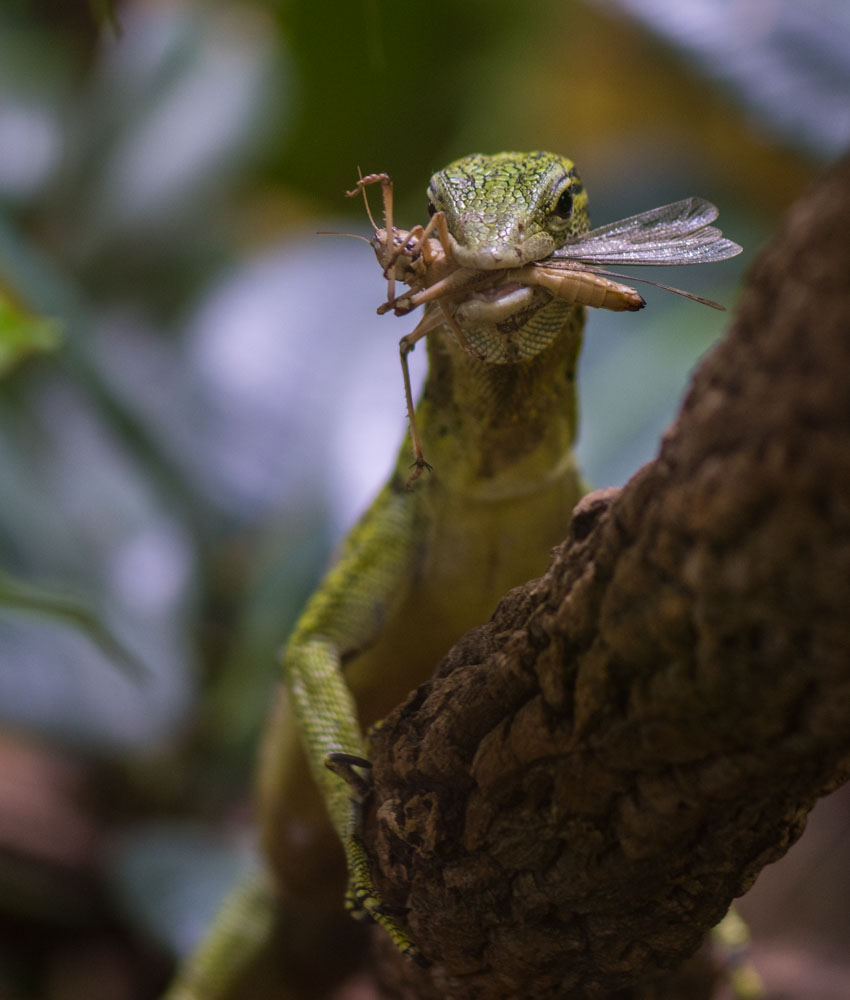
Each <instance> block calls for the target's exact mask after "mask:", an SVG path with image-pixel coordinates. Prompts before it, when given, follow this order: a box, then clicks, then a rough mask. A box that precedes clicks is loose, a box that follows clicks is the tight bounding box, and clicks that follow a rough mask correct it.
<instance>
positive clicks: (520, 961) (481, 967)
mask: <svg viewBox="0 0 850 1000" xmlns="http://www.w3.org/2000/svg"><path fill="white" fill-rule="evenodd" d="M848 233H850V159H847V160H845V161H844V162H843V163H841V164H839V166H838V167H836V168H834V169H833V170H832V171H831V172H830V173H829V174H828V175H827V176H826V177H825V178H824V179H823V180H822V181H821V183H820V184H819V185H818V186H817V187H816V188H815V189H814V190H813V191H812V192H811V193H810V194H809V195H808V196H807V197H806V198H805V199H803V200H802V201H801V202H800V203H798V204H797V205H796V206H795V207H794V209H793V210H792V211H791V213H790V215H789V217H788V218H787V220H786V222H785V224H784V226H783V228H782V230H781V232H780V233H779V234H778V235H777V236H776V238H775V239H774V241H773V242H772V244H771V245H770V246H769V247H768V249H767V250H766V251H764V253H763V254H762V255H761V257H760V258H759V260H758V261H757V263H756V265H755V267H754V268H753V269H752V272H751V274H750V276H749V279H748V282H747V285H746V288H745V290H744V293H743V296H742V300H741V303H740V307H739V309H738V312H737V315H736V318H735V320H734V322H733V324H732V327H731V329H730V330H729V333H728V335H727V336H726V338H725V339H724V340H723V341H722V343H720V344H719V345H718V346H717V347H716V348H715V349H714V350H713V351H712V352H711V353H710V354H709V355H708V356H707V357H706V358H705V359H704V361H703V362H702V364H701V365H700V366H699V369H698V371H697V373H696V375H695V377H694V379H693V384H692V386H691V389H690V392H689V394H688V396H687V399H686V400H685V403H684V405H683V409H682V412H681V414H680V416H679V418H678V420H677V422H676V423H675V425H674V426H673V427H672V428H671V429H670V431H668V433H667V434H666V435H665V438H664V441H663V444H662V448H661V451H660V454H659V456H658V458H657V459H656V460H655V461H653V462H651V463H649V464H648V465H647V466H645V467H644V468H643V469H642V470H641V471H640V472H639V473H638V474H637V475H636V476H635V477H634V478H633V479H632V480H631V481H630V482H629V483H628V484H627V485H626V486H625V487H624V488H623V489H622V490H621V491H620V490H604V491H599V492H597V493H594V494H591V495H590V496H589V497H587V498H586V499H585V500H584V501H583V502H582V503H581V504H580V505H579V507H578V508H577V509H576V512H575V515H574V518H573V522H572V527H571V532H570V537H569V538H568V540H567V541H566V542H565V543H564V544H563V545H561V546H560V547H559V548H558V549H556V550H555V555H554V560H553V562H552V564H551V566H550V568H549V570H548V572H547V573H546V574H545V576H543V577H541V578H540V579H539V580H537V581H532V582H531V583H530V584H528V585H526V586H525V587H521V588H518V589H516V590H514V591H512V592H511V593H510V594H509V595H508V596H507V597H506V598H505V599H504V600H503V601H502V603H501V604H500V605H499V608H498V609H497V612H496V614H495V615H494V617H493V619H492V620H491V622H490V623H489V624H487V625H485V626H483V627H481V628H479V629H476V630H474V631H472V632H470V633H469V634H468V635H467V636H465V637H464V639H462V640H461V642H460V643H458V645H457V646H456V647H455V648H454V649H453V650H452V651H451V652H450V654H449V655H448V656H447V657H446V659H445V660H444V661H443V663H442V665H441V667H440V669H439V671H438V674H437V676H436V677H435V678H434V679H433V680H431V681H430V682H428V683H427V684H425V685H423V686H422V687H421V688H420V689H419V690H418V691H416V692H415V693H414V694H413V695H412V696H411V697H410V698H409V699H408V700H407V702H406V703H405V704H403V705H402V706H401V707H400V708H399V709H398V710H397V711H396V712H394V713H393V715H391V716H390V717H389V718H388V719H387V720H386V722H385V724H384V725H383V727H382V728H381V729H380V730H379V732H378V734H377V736H376V740H375V745H374V747H373V753H372V756H373V761H374V774H375V801H376V802H377V803H378V804H379V805H378V808H377V813H376V816H375V817H373V821H372V823H371V824H370V826H369V828H368V830H367V834H368V837H369V839H370V844H371V848H372V849H373V850H374V852H375V854H376V856H377V858H378V859H379V865H380V868H381V871H380V872H376V875H378V876H379V878H380V880H381V884H382V885H383V886H384V888H385V891H386V893H387V896H388V897H389V898H390V899H392V900H393V901H394V902H399V903H401V904H403V905H406V906H409V907H410V913H409V923H410V927H411V930H412V933H413V935H414V938H415V940H417V942H418V943H419V944H420V946H421V948H422V950H423V952H424V954H425V955H426V956H427V957H428V958H430V959H432V960H433V962H434V965H433V967H432V968H431V969H430V970H426V971H424V972H423V971H422V970H420V969H418V968H414V967H413V966H412V965H410V963H402V964H397V963H394V962H392V961H388V962H385V963H384V966H385V977H386V978H387V980H388V981H391V982H393V983H395V984H396V985H395V987H394V988H395V989H396V990H397V993H396V994H395V995H405V996H413V997H418V998H426V997H445V996H451V997H452V998H453V1000H464V998H491V997H492V998H496V997H503V998H508V997H517V996H533V997H534V998H535V1000H543V998H547V997H552V998H555V997H564V996H570V997H581V996H605V995H609V994H610V993H612V992H613V991H617V990H623V989H626V988H630V987H632V986H633V985H634V984H640V983H646V982H650V981H651V980H652V979H653V977H655V976H657V975H658V974H659V973H660V972H661V971H662V970H666V969H670V968H673V967H675V966H676V965H677V964H678V963H680V962H681V961H682V960H683V959H684V958H685V957H687V956H688V955H690V954H691V953H692V952H693V951H694V950H695V949H696V948H697V947H698V945H699V943H700V941H701V939H702V938H703V936H704V934H705V933H706V931H707V930H708V929H709V928H710V927H711V926H712V925H713V924H714V923H716V922H717V921H718V920H719V919H720V918H721V917H722V916H723V914H724V912H725V911H726V909H727V907H728V905H729V903H730V902H731V900H732V899H733V898H734V897H735V896H738V895H740V894H741V893H743V892H744V891H745V890H746V889H747V888H748V886H749V885H750V884H751V883H752V881H753V880H754V878H755V877H756V875H757V873H758V872H759V870H760V869H761V868H762V867H763V866H764V865H765V864H767V863H768V862H770V861H774V860H776V859H777V858H779V857H780V856H781V855H782V854H783V853H784V852H785V851H786V850H787V849H788V847H789V846H790V845H791V844H792V843H793V841H794V840H795V839H796V838H797V837H798V836H799V835H800V833H801V831H802V829H803V826H804V825H805V818H806V814H807V812H808V810H809V809H810V808H811V807H812V805H813V803H814V802H815V800H816V799H817V798H818V796H820V795H823V794H824V793H825V792H827V791H829V790H830V789H832V788H834V787H836V785H838V784H839V783H840V782H841V781H843V780H845V779H846V778H847V777H848V774H850V652H849V651H850V238H848ZM400 890H401V897H399V891H400ZM405 991H406V992H405ZM623 995H626V994H623ZM628 995H632V994H628ZM642 995H643V994H642Z"/></svg>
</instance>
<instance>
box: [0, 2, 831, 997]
mask: <svg viewBox="0 0 850 1000" xmlns="http://www.w3.org/2000/svg"><path fill="white" fill-rule="evenodd" d="M848 145H850V6H848V5H847V3H846V0H810V2H807V3H799V2H794V0H609V2H604V0H569V2H567V0H538V2H536V3H532V4H517V3H514V2H508V0H470V2H468V3H465V4H464V3H457V2H456V0H431V2H430V3H429V4H427V5H422V4H413V3H402V4H397V3H389V2H386V0H348V2H346V3H333V2H332V3H329V4H317V3H309V2H305V0H288V2H287V0H276V2H275V0H219V2H213V0H130V2H127V3H121V4H117V5H115V6H114V7H113V6H112V5H111V4H110V3H109V2H108V0H91V3H86V2H85V0H75V2H71V3H69V2H67V0H40V2H39V0H4V3H3V5H2V9H0V510H2V515H0V998H3V1000H7V998H8V1000H35V998H39V1000H40V998H56V1000H77V998H79V1000H83V998H85V1000H99V998H101V997H103V998H109V1000H125V998H126V1000H144V998H149V997H154V996H156V994H157V990H158V989H159V988H160V987H161V986H162V984H163V982H164V981H165V980H166V978H167V976H168V973H169V967H170V963H171V961H172V960H173V958H174V956H175V955H179V954H181V953H182V952H184V951H185V950H186V949H187V948H188V947H190V945H191V944H192V943H193V942H194V941H195V940H196V939H197V936H198V934H199V933H200V932H201V931H202V929H203V927H204V924H205V923H206V920H207V919H208V917H209V914H210V913H211V912H212V911H213V909H214V908H215V905H216V902H217V900H218V899H219V897H220V895H221V894H222V892H223V891H224V890H225V889H226V887H227V886H228V885H229V884H230V883H231V882H232V880H233V879H234V878H235V877H236V876H237V874H238V873H239V872H242V871H244V870H246V869H247V868H249V867H250V866H251V865H252V864H253V854H252V849H253V846H252V834H251V825H250V810H251V768H252V762H253V756H254V753H255V745H256V741H257V738H258V732H259V729H260V727H261V724H262V722H263V719H264V715H265V711H266V706H267V705H268V703H269V700H270V692H271V690H272V688H273V684H274V680H275V666H274V656H275V651H276V650H277V648H278V647H279V646H280V644H281V643H282V641H283V640H284V639H285V637H286V635H287V632H288V630H289V628H290V626H291V624H292V622H293V620H294V618H295V616H296V614H297V612H298V610H299V608H300V606H301V605H302V603H303V601H304V599H305V597H306V596H307V594H308V593H309V592H310V590H311V589H312V588H313V586H314V585H315V583H316V582H317V580H318V578H319V575H320V573H321V571H322V568H323V566H324V565H325V563H326V561H327V559H328V557H329V554H330V552H331V551H332V549H333V547H334V545H335V544H336V543H337V542H338V541H339V539H340V538H341V536H342V534H343V533H344V531H345V529H346V527H347V526H348V525H350V523H351V521H352V519H353V518H354V517H355V516H356V515H357V513H358V512H359V511H360V510H362V508H363V507H364V505H365V504H366V503H367V502H368V500H369V498H370V496H371V494H372V493H373V492H374V491H375V489H376V487H377V485H378V484H379V483H381V481H382V480H383V479H384V478H385V476H386V475H387V473H388V471H389V469H390V467H391V465H392V463H393V460H394V457H395V452H396V448H397V446H398V442H399V440H400V438H401V435H402V433H403V431H404V423H405V422H404V404H403V395H402V386H401V378H400V373H399V371H398V355H397V349H396V342H397V340H398V338H399V337H400V336H401V335H402V334H403V333H405V332H408V330H409V329H410V328H411V322H410V321H404V320H396V319H394V318H392V317H378V316H376V315H375V309H376V307H377V306H378V304H379V303H380V302H381V300H382V296H383V294H384V285H383V284H382V282H381V278H380V275H379V271H378V268H377V265H376V263H375V260H374V256H373V254H372V251H371V250H370V249H369V248H368V247H366V246H364V245H363V244H362V243H360V242H358V241H355V240H352V239H344V238H342V237H340V236H329V235H317V233H318V232H320V231H335V232H337V231H339V232H349V233H368V232H369V228H368V224H367V222H366V220H365V218H364V212H363V205H362V202H361V201H359V200H351V201H349V200H346V199H345V198H344V197H343V192H344V191H345V190H346V189H347V188H350V187H352V185H353V182H354V181H355V179H356V176H357V169H358V167H359V168H361V169H362V170H363V171H364V172H371V171H379V170H384V171H388V172H390V173H391V174H392V176H393V178H394V180H395V185H396V188H395V189H396V195H397V202H396V204H397V220H398V221H399V224H400V225H403V226H405V227H408V226H410V225H412V224H414V223H416V222H421V221H423V220H424V218H425V197H424V190H425V186H426V184H427V181H428V178H429V176H430V174H431V173H432V172H433V171H434V170H436V169H438V168H440V167H441V166H443V165H445V164H446V163H447V162H449V161H450V160H452V159H454V158H456V157H458V156H462V155H465V154H467V153H470V152H497V151H499V150H502V149H521V150H524V149H536V148H542V149H551V150H555V151H558V152H562V153H565V154H567V155H569V156H570V157H572V158H573V159H574V160H575V161H576V163H577V164H578V165H579V169H580V171H581V173H582V176H583V179H584V181H585V184H586V186H587V188H588V190H589V193H590V198H591V210H592V220H593V222H594V224H597V225H599V224H602V223H604V222H608V221H612V220H613V219H616V218H618V217H621V216H625V215H630V214H633V213H635V212H638V211H641V210H644V209H647V208H651V207H653V206H655V205H659V204H664V203H666V202H670V201H674V200H677V199H679V198H683V197H686V196H688V195H691V194H700V195H703V196H705V197H707V198H709V199H710V200H712V201H714V202H715V203H716V204H718V205H719V206H720V208H721V218H720V222H721V225H722V227H723V229H724V231H725V232H726V233H727V235H729V236H730V237H731V238H733V239H735V240H736V241H738V242H739V243H741V244H743V245H744V247H745V253H744V254H743V255H742V256H741V257H738V258H736V259H734V260H732V261H728V262H725V263H722V264H718V265H714V266H711V267H706V268H695V269H692V270H691V269H685V270H676V271H675V272H673V271H670V270H669V269H665V273H663V274H656V275H655V277H657V278H659V280H662V281H666V282H668V283H673V284H676V285H678V286H680V287H685V288H687V289H689V290H691V291H694V292H697V293H699V294H702V295H708V296H710V297H712V298H714V299H718V300H720V301H722V302H724V303H725V304H726V305H727V306H728V307H730V308H731V307H733V306H734V303H735V298H736V289H737V287H738V285H739V283H740V281H741V276H742V274H743V271H744V270H745V269H746V267H747V265H748V263H749V262H750V261H751V260H752V259H753V256H754V255H755V253H756V252H757V251H758V248H759V246H760V244H762V242H763V241H764V240H765V239H766V238H767V237H768V236H769V235H770V233H771V232H772V231H773V230H774V228H775V227H776V225H777V223H778V220H779V219H780V217H781V216H782V213H783V212H784V211H785V209H786V208H787V207H788V206H789V205H790V203H791V202H792V201H793V200H794V199H795V198H796V197H797V196H798V195H799V194H800V193H801V192H802V191H803V190H805V188H806V187H807V186H808V185H809V184H810V182H811V181H812V179H813V178H814V177H815V176H816V175H817V173H818V172H819V171H820V170H821V169H822V168H823V167H824V166H825V165H826V164H827V163H829V161H830V160H832V159H834V158H836V157H837V156H838V155H839V154H840V153H841V152H842V151H843V150H844V149H845V148H846V147H847V146H848ZM375 204H376V206H377V198H376V199H375ZM641 276H643V275H641ZM647 276H649V277H652V276H653V275H652V274H651V273H647ZM641 290H642V291H643V293H644V295H645V297H646V299H647V301H648V307H647V308H646V309H645V310H644V311H643V312H642V313H640V314H638V315H635V316H631V315H629V316H626V317H623V316H622V315H614V314H611V313H603V312H601V311H600V312H598V313H594V314H593V315H591V316H590V317H589V323H588V329H587V339H586V348H585V352H584V356H583V363H582V371H581V379H580V384H581V391H582V410H581V413H582V418H581V419H582V425H581V446H580V457H581V461H582V464H583V466H584V468H585V470H586V473H587V475H588V477H589V478H590V480H591V481H592V482H593V483H594V484H595V485H597V486H602V485H611V484H620V483H623V482H624V481H625V480H626V479H627V478H628V477H629V476H630V475H631V474H632V473H633V472H634V471H635V470H636V469H637V468H638V467H639V466H640V465H641V464H642V463H643V462H645V461H647V460H648V459H650V458H651V457H652V456H653V454H654V453H655V450H656V449H657V446H658V439H659V435H660V434H661V432H662V431H663V429H664V427H665V426H666V425H667V424H668V423H669V422H670V420H671V419H672V417H673V415H674V414H675V411H676V407H677V403H678V401H679V399H680V398H681V396H682V393H683V392H684V389H685V387H686V385H687V380H688V373H689V371H690V370H691V368H692V367H693V365H694V363H695V362H696V360H697V359H698V357H699V356H700V355H701V354H702V353H703V352H704V351H705V350H706V349H707V348H708V347H709V346H710V345H711V344H712V342H713V341H715V340H716V339H717V338H718V337H719V336H720V335H721V334H722V331H723V328H724V324H725V322H726V320H727V317H726V316H724V315H723V314H722V313H719V312H716V311H714V310H711V309H706V308H704V307H702V306H699V305H696V304H694V303H692V302H689V301H686V300H684V299H681V298H678V297H676V296H674V295H670V294H668V293H665V292H661V291H658V290H656V289H653V288H651V287H648V288H646V287H644V288H642V289H641ZM727 315H728V314H727ZM412 360H413V366H414V368H415V369H416V371H417V378H419V379H420V380H421V377H422V365H423V362H424V352H416V354H415V355H414V356H413V359H412ZM848 820H850V798H848V796H847V795H846V794H844V795H843V796H842V795H841V794H838V795H836V796H833V797H832V798H830V799H828V800H825V801H824V802H822V803H821V805H820V806H819V807H818V808H817V809H816V811H815V813H814V814H813V817H812V820H811V823H810V827H809V830H808V831H807V833H806V835H805V836H804V838H803V839H802V841H801V842H800V843H799V844H798V845H797V846H796V847H795V848H794V849H793V850H792V851H791V853H790V854H789V855H788V856H787V858H786V859H784V860H783V862H781V863H780V864H778V865H775V866H772V867H771V868H770V869H768V870H767V871H766V872H765V873H764V875H763V876H762V877H761V879H760V880H759V882H758V884H757V886H756V888H755V890H753V892H751V893H750V894H749V895H748V896H747V897H746V898H745V900H744V901H743V904H742V909H743V911H744V912H745V915H746V916H747V917H748V918H749V919H750V921H751V923H752V925H753V928H754V932H755V935H756V938H757V950H756V957H757V960H758V961H759V963H760V965H761V967H762V969H763V971H764V972H765V974H766V975H767V977H768V979H769V981H770V982H771V984H772V986H773V988H774V993H773V994H772V995H774V996H777V997H778V996H783V997H785V996H787V997H789V998H790V997H794V998H800V997H806V998H808V1000H812V998H815V1000H827V998H833V997H835V998H838V997H845V996H847V995H850V958H848V954H850V903H849V902H848V901H850V855H848V848H847V846H846V840H847V838H846V837H845V836H844V831H845V830H846V827H847V824H848Z"/></svg>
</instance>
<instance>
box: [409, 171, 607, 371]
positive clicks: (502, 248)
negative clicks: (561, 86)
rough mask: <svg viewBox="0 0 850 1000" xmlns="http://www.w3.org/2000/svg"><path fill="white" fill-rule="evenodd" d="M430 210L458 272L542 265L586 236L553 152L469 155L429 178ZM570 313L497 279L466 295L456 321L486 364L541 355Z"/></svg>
mask: <svg viewBox="0 0 850 1000" xmlns="http://www.w3.org/2000/svg"><path fill="white" fill-rule="evenodd" d="M428 197H429V200H430V204H429V211H430V212H431V214H432V215H433V213H434V212H438V211H442V212H444V213H445V216H446V224H447V227H448V231H449V242H450V250H451V256H452V257H453V259H454V261H455V263H456V264H458V265H459V266H460V267H466V268H472V269H476V270H479V271H488V270H492V271H499V270H501V269H510V268H518V267H523V266H524V265H526V264H530V263H532V262H533V261H537V260H543V259H544V258H545V257H548V256H549V255H550V254H551V253H552V252H553V251H554V250H557V248H558V247H560V246H562V245H563V244H564V243H565V242H566V241H567V240H568V239H569V238H570V237H573V236H578V235H579V234H581V233H585V232H587V230H588V228H589V223H588V218H587V195H586V194H585V191H584V187H583V186H582V183H581V180H580V179H579V176H578V173H577V172H576V168H575V166H574V165H573V163H572V161H571V160H568V159H566V158H565V157H563V156H557V155H555V154H554V153H544V152H534V153H497V154H496V155H495V156H484V155H482V154H480V153H474V154H473V155H472V156H465V157H464V158H463V159H462V160H456V161H455V162H454V163H450V164H449V165H448V166H447V167H446V168H445V169H443V170H440V171H439V172H438V173H436V174H434V176H433V177H432V178H431V183H430V185H429V187H428ZM570 308H572V307H570V306H568V305H567V304H565V303H563V302H559V301H553V300H552V296H551V295H550V294H549V292H546V291H544V290H543V289H541V288H534V287H529V286H526V285H524V284H516V283H510V282H504V281H500V280H497V281H496V283H495V284H493V285H491V286H489V287H484V288H478V289H474V290H472V291H470V292H469V293H468V294H467V295H466V297H465V298H464V300H463V301H462V302H460V303H459V304H458V305H457V307H456V309H455V311H454V319H455V321H456V323H457V325H458V326H459V327H460V328H461V329H462V331H463V335H464V338H465V340H466V343H467V345H468V346H469V347H470V349H471V350H472V351H473V352H474V353H475V354H476V355H477V356H478V357H479V358H482V359H483V360H485V361H487V362H490V363H494V362H495V363H497V364H499V363H506V362H514V361H521V360H524V359H527V358H530V357H533V356H534V355H535V354H538V353H539V352H540V351H541V350H543V349H544V348H545V347H546V346H548V344H550V343H551V342H552V340H553V339H554V338H555V337H556V336H557V334H558V332H559V331H560V329H561V327H562V325H563V323H564V321H565V317H566V314H567V311H568V310H569V309H570Z"/></svg>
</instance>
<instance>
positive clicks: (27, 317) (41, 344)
mask: <svg viewBox="0 0 850 1000" xmlns="http://www.w3.org/2000/svg"><path fill="white" fill-rule="evenodd" d="M62 335H63V330H62V325H61V324H60V323H59V321H58V320H55V319H49V318H47V317H44V316H33V315H32V314H30V313H27V312H25V311H24V310H22V309H20V308H19V307H18V306H16V305H15V303H14V302H12V301H11V300H10V299H9V298H7V297H6V296H4V295H2V294H0V378H2V377H3V376H4V375H8V373H9V372H10V371H11V370H12V369H13V368H14V367H15V366H16V365H17V364H19V363H20V362H21V361H23V360H24V359H25V358H27V357H29V356H30V355H32V354H42V353H45V352H47V351H55V350H56V348H57V347H58V346H59V344H60V343H61V341H62Z"/></svg>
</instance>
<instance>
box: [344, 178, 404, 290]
mask: <svg viewBox="0 0 850 1000" xmlns="http://www.w3.org/2000/svg"><path fill="white" fill-rule="evenodd" d="M378 183H380V185H381V198H382V200H383V205H384V232H385V234H386V237H385V243H384V249H385V250H387V249H388V248H389V245H390V241H391V240H392V236H391V234H392V233H394V232H395V230H394V229H393V182H392V178H391V177H390V175H389V174H366V176H365V177H362V176H361V177H360V179H359V180H358V181H357V186H356V187H355V188H354V189H353V190H351V191H346V192H345V196H346V198H354V197H355V196H356V195H357V192H358V191H361V192H362V194H363V201H364V202H365V203H366V214H367V215H368V216H369V221H370V222H371V223H372V228H373V229H374V230H375V231H376V232H377V231H378V227H377V226H376V225H375V220H374V219H373V218H372V213H371V211H370V210H369V199H368V198H367V197H366V185H367V184H378ZM382 263H384V262H383V261H382ZM384 275H385V277H386V279H387V299H389V300H391V299H394V298H395V274H394V273H393V271H392V269H391V267H390V265H389V264H386V265H385V268H384Z"/></svg>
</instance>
